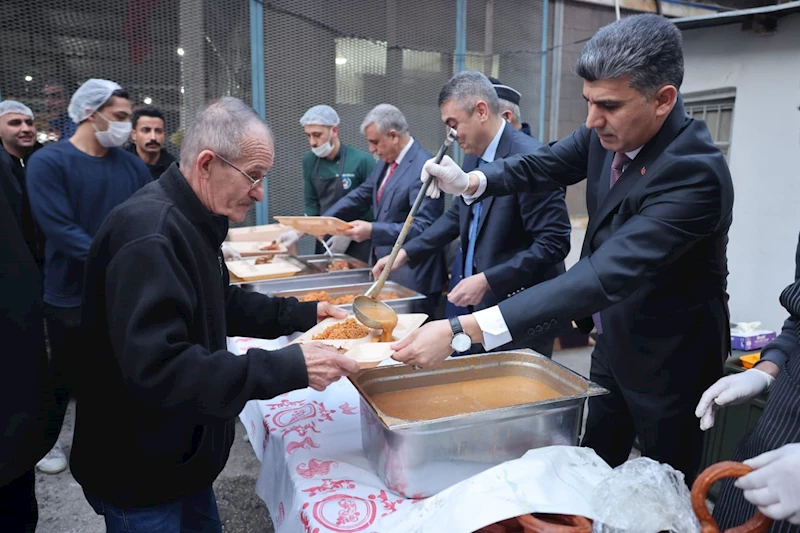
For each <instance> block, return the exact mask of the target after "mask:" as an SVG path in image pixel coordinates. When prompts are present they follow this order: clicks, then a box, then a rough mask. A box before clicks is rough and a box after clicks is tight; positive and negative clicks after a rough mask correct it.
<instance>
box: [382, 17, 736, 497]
mask: <svg viewBox="0 0 800 533" xmlns="http://www.w3.org/2000/svg"><path fill="white" fill-rule="evenodd" d="M681 43H682V40H681V32H680V31H679V30H678V28H677V27H675V25H674V24H673V23H672V22H670V21H669V20H668V19H665V18H664V17H661V16H658V15H633V16H630V17H625V18H623V19H621V20H618V21H616V22H614V23H612V24H610V25H608V26H605V27H604V28H601V29H600V30H599V31H598V32H597V33H596V34H595V36H594V37H592V39H591V40H590V41H589V42H588V43H587V44H586V46H585V47H584V50H583V53H582V54H581V56H580V58H579V59H578V64H577V68H576V72H577V74H578V75H579V76H580V77H581V78H583V80H584V84H583V96H584V98H585V99H586V101H587V105H588V115H587V117H586V124H585V126H582V127H580V128H579V129H578V130H576V131H575V132H574V133H572V134H571V135H569V136H567V137H565V138H564V139H561V140H560V141H558V142H556V143H553V144H550V145H543V146H541V147H539V148H538V149H536V150H535V151H533V152H531V153H529V154H524V155H518V156H515V157H511V158H508V159H505V160H502V161H497V162H494V163H491V164H489V165H486V166H485V167H482V168H481V169H480V170H475V171H472V172H470V173H469V174H467V173H465V172H463V171H462V170H461V169H460V168H458V165H456V164H455V163H454V162H453V161H452V160H451V159H449V158H445V159H444V160H442V164H440V165H436V164H434V163H433V162H432V161H430V162H428V163H427V164H426V166H425V170H426V171H427V172H429V173H430V174H432V175H433V176H435V177H436V184H437V187H432V190H433V191H438V190H439V189H441V190H443V191H444V192H449V193H453V194H458V195H461V196H463V198H464V200H465V201H466V202H468V203H473V202H474V201H476V200H479V199H481V198H484V197H489V196H499V195H504V194H509V193H511V192H515V191H520V190H533V191H541V190H546V189H547V188H548V187H553V186H554V185H559V186H564V185H572V184H574V183H578V182H580V181H582V180H584V179H586V180H587V185H586V204H587V208H588V212H589V224H588V227H587V229H586V237H585V240H584V245H583V252H582V254H581V255H582V259H581V260H580V261H579V262H578V263H577V264H576V265H575V266H573V267H572V268H571V269H569V270H568V271H567V272H566V273H565V274H562V275H561V276H559V277H557V278H555V279H553V280H550V281H547V282H544V283H540V284H539V285H536V286H534V287H531V288H530V289H527V290H526V291H524V292H522V293H520V294H518V295H516V296H514V297H512V298H509V299H508V300H505V301H503V302H500V304H499V305H497V306H495V307H490V308H488V309H485V310H483V311H478V312H476V313H474V314H473V315H471V316H465V317H461V323H462V327H463V328H464V330H465V331H466V333H467V334H468V335H469V336H470V337H471V338H472V339H473V342H474V341H479V342H482V343H483V344H484V346H485V347H486V348H487V349H491V348H493V347H494V346H497V345H499V344H503V343H505V342H508V341H510V340H512V339H513V340H514V341H515V342H520V341H522V342H525V341H526V340H529V339H535V338H537V337H539V336H542V335H546V334H547V333H548V332H549V331H551V330H552V329H554V328H560V327H562V326H563V325H564V324H570V323H571V322H572V321H573V320H575V321H577V322H578V325H579V326H580V327H581V329H582V330H583V331H584V332H586V333H588V331H589V330H591V329H592V326H593V325H594V327H595V328H596V330H597V333H598V339H597V344H596V346H595V350H594V352H593V354H592V367H591V375H590V377H591V379H592V380H593V381H595V382H596V383H598V384H599V385H600V386H602V387H605V388H606V389H608V390H609V394H606V395H602V396H597V397H594V398H590V399H589V416H588V419H587V422H586V432H585V434H584V437H583V445H585V446H589V447H591V448H594V450H595V451H596V452H597V453H598V454H599V455H600V457H602V458H603V459H604V460H605V461H606V462H607V463H608V464H610V465H611V466H617V465H619V464H621V463H622V462H624V461H625V460H626V459H627V458H628V455H629V454H630V451H631V446H632V444H633V441H634V438H636V437H638V439H639V445H640V449H641V452H642V455H644V456H647V457H650V458H652V459H655V460H657V461H660V462H663V463H668V464H670V465H671V466H673V467H674V468H676V469H677V470H680V471H681V472H683V473H684V475H685V476H686V481H687V483H689V484H691V483H692V481H693V480H694V478H695V476H696V475H697V469H698V468H699V466H700V458H701V454H702V448H703V435H702V432H701V431H700V428H699V427H698V425H697V420H696V419H695V415H694V407H695V405H697V403H698V401H699V400H700V396H701V394H702V393H703V391H704V390H705V389H706V388H708V387H709V386H710V385H711V384H712V383H714V381H716V380H717V379H718V378H719V377H721V375H722V365H723V361H724V360H725V358H726V356H727V354H728V352H729V349H730V320H729V313H728V304H727V302H728V295H727V292H726V290H727V275H728V268H727V258H726V255H725V254H726V247H727V242H728V229H729V228H730V224H731V218H732V211H733V183H732V181H731V176H730V172H729V171H728V165H727V163H726V162H725V157H724V156H723V155H722V153H721V152H720V150H719V148H717V147H716V146H715V145H714V143H713V141H712V139H711V136H710V135H709V132H708V128H707V126H706V124H705V122H703V121H700V120H694V119H692V118H690V117H688V116H687V115H686V110H685V108H684V107H683V102H682V100H681V98H680V96H679V93H678V89H679V88H680V86H681V83H682V82H683V50H682V44H681ZM423 177H425V178H426V177H427V175H425V176H423ZM448 337H451V338H452V336H451V335H450V325H449V324H447V323H437V322H433V323H430V324H426V325H425V326H423V327H422V328H421V329H419V330H418V331H416V332H415V333H413V334H412V335H411V336H410V337H408V339H407V340H405V341H404V342H401V343H398V345H396V346H395V347H394V348H395V349H396V350H397V351H396V353H395V355H394V356H393V357H394V358H395V359H397V360H400V361H403V362H406V363H409V364H416V365H419V366H422V367H426V366H428V367H430V366H435V365H436V364H438V363H439V362H440V361H441V360H443V359H444V358H446V357H447V355H448V354H449V352H450V346H449V344H448Z"/></svg>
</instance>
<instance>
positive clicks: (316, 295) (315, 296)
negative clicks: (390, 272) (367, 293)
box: [300, 291, 400, 305]
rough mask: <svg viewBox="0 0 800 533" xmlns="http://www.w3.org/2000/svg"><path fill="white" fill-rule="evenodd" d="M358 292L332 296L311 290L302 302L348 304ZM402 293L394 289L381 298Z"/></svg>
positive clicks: (324, 292) (394, 298) (396, 297)
mask: <svg viewBox="0 0 800 533" xmlns="http://www.w3.org/2000/svg"><path fill="white" fill-rule="evenodd" d="M357 296H358V294H343V295H341V296H331V295H330V294H328V292H327V291H319V292H309V293H308V294H306V295H305V296H303V297H302V298H300V301H301V302H328V303H330V304H331V305H347V304H351V303H353V300H355V299H356V297H357ZM398 298H400V295H399V294H397V293H396V292H394V291H388V292H385V293H381V294H380V296H378V299H379V300H397V299H398Z"/></svg>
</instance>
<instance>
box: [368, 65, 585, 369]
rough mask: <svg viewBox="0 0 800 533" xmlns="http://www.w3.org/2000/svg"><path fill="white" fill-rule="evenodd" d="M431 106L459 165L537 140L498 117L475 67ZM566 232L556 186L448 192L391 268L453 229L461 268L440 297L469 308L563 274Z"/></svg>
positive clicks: (545, 350)
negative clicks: (449, 133)
mask: <svg viewBox="0 0 800 533" xmlns="http://www.w3.org/2000/svg"><path fill="white" fill-rule="evenodd" d="M439 108H440V109H441V113H442V121H443V122H444V123H445V124H446V125H447V126H448V127H451V128H454V129H455V130H456V131H457V132H458V137H457V141H458V143H459V145H460V146H461V147H462V148H463V149H464V152H465V153H466V154H467V155H466V157H465V158H464V164H463V165H462V168H463V169H464V170H466V171H470V170H474V169H476V168H478V167H479V166H482V165H485V164H488V163H490V162H492V161H494V160H495V159H501V158H504V157H508V156H510V155H513V154H525V153H530V152H533V151H534V150H536V148H538V147H539V146H541V143H540V142H539V141H537V140H535V139H533V138H532V137H529V136H527V135H525V134H523V133H520V132H518V131H516V130H515V129H514V127H513V126H512V125H511V124H509V123H508V122H506V121H505V120H504V119H503V117H502V116H501V115H500V103H499V102H498V98H497V94H496V92H495V90H494V88H493V87H492V84H491V82H490V81H489V79H488V78H486V76H484V75H483V74H481V73H480V72H474V71H463V72H459V73H458V74H456V75H455V76H453V77H452V78H451V79H450V80H449V81H448V82H447V84H445V86H444V87H443V88H442V90H441V92H440V93H439ZM569 233H570V222H569V216H568V215H567V206H566V204H565V202H564V189H562V188H554V189H552V190H548V191H544V192H540V193H517V194H513V195H510V196H504V197H499V198H486V199H485V200H483V201H481V202H476V203H473V204H472V205H467V204H466V203H465V202H464V200H462V199H461V198H456V199H455V200H454V201H453V205H452V206H451V207H450V209H449V210H448V211H447V213H445V215H444V216H442V217H440V218H439V219H438V220H437V221H436V222H435V223H434V224H432V225H431V226H430V227H429V228H428V229H427V230H425V232H424V233H423V234H422V235H420V236H419V237H417V238H415V239H413V240H411V241H408V242H406V244H405V245H404V246H403V249H402V250H401V251H400V253H399V254H398V256H397V259H396V260H395V263H394V268H398V267H400V265H405V264H406V263H409V264H411V265H412V266H413V265H416V264H419V263H421V262H424V261H425V259H426V258H427V257H429V256H430V255H431V254H432V253H434V252H436V251H439V250H442V249H444V248H445V247H446V246H447V245H448V244H450V242H452V241H453V240H455V239H456V237H458V236H459V235H460V236H461V257H462V258H465V259H464V260H463V263H462V264H461V265H460V266H461V267H462V268H461V269H459V270H460V271H461V272H463V274H462V275H461V276H460V279H459V280H458V281H457V284H456V285H455V287H454V288H453V290H451V291H450V294H449V295H448V300H449V301H450V302H451V303H452V304H454V305H456V306H459V307H460V308H462V309H464V312H466V311H467V309H466V308H467V307H468V308H469V311H470V312H471V311H472V310H473V309H485V308H487V307H491V306H493V305H496V304H497V303H498V302H500V301H502V300H505V299H506V298H509V297H511V296H513V295H514V294H516V293H518V292H521V291H522V290H524V289H525V288H527V287H532V286H533V285H536V284H537V283H540V282H542V281H545V280H548V279H552V278H555V277H556V276H558V275H559V274H561V273H563V272H564V258H565V257H566V256H567V254H568V253H569V245H570V242H569ZM387 254H388V250H387ZM386 260H387V257H384V258H382V259H381V260H379V261H378V263H377V264H376V265H375V268H374V269H373V274H374V275H375V276H378V275H379V274H380V272H381V271H382V270H383V268H384V266H385V265H386ZM553 338H554V337H553V336H552V335H542V336H540V337H539V338H536V339H531V342H529V343H526V346H529V347H531V348H534V349H535V350H537V351H538V352H540V353H542V354H544V355H548V356H549V355H550V354H552V352H553Z"/></svg>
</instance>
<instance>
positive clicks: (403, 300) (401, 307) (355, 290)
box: [273, 281, 425, 314]
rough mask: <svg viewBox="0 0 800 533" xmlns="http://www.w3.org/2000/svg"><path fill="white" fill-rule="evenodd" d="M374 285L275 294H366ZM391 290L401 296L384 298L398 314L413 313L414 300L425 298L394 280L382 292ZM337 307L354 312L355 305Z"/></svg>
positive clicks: (365, 284) (296, 295)
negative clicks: (389, 298) (321, 292)
mask: <svg viewBox="0 0 800 533" xmlns="http://www.w3.org/2000/svg"><path fill="white" fill-rule="evenodd" d="M370 285H372V284H371V283H358V284H354V285H340V286H334V287H320V288H316V289H301V290H289V291H281V292H276V293H274V294H273V296H280V297H284V298H285V297H289V296H294V297H295V298H297V299H301V298H303V297H304V296H306V295H307V294H308V293H311V292H319V291H321V290H324V291H326V292H327V293H328V294H330V295H331V296H341V295H344V294H364V293H365V292H366V291H367V289H368V288H369V287H370ZM389 291H394V292H396V293H397V294H398V295H399V296H400V298H396V299H394V300H384V301H385V302H386V304H387V305H388V306H389V307H391V308H392V309H394V310H395V311H396V312H397V313H398V314H400V313H413V312H414V302H416V301H417V300H422V299H424V298H425V295H423V294H420V293H418V292H416V291H413V290H411V289H409V288H407V287H403V286H402V285H400V284H398V283H396V282H394V281H387V282H386V284H385V285H384V286H383V290H382V291H381V294H384V293H387V292H389ZM337 307H341V308H342V309H345V310H347V312H349V313H352V312H353V305H352V304H347V305H338V306H337Z"/></svg>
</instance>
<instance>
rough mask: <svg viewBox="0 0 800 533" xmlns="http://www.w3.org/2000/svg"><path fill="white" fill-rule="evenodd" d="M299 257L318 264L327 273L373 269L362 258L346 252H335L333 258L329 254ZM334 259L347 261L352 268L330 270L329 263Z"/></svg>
mask: <svg viewBox="0 0 800 533" xmlns="http://www.w3.org/2000/svg"><path fill="white" fill-rule="evenodd" d="M297 257H298V258H299V259H302V260H303V261H305V262H306V263H309V264H311V265H315V266H318V267H319V268H320V270H322V271H323V272H326V273H327V274H336V273H338V272H352V271H353V270H367V271H370V270H372V268H371V267H370V266H369V265H368V264H367V263H365V262H364V261H362V260H361V259H356V258H355V257H351V256H349V255H346V254H333V258H331V256H329V255H327V254H317V255H299V256H297ZM333 261H347V264H348V265H350V269H349V270H334V271H333V272H328V265H330V264H331V263H332V262H333Z"/></svg>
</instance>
